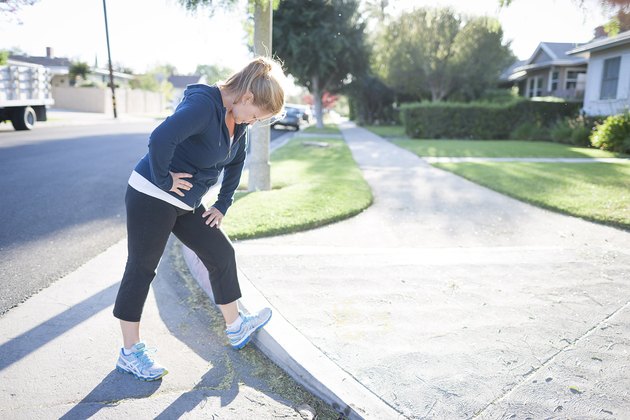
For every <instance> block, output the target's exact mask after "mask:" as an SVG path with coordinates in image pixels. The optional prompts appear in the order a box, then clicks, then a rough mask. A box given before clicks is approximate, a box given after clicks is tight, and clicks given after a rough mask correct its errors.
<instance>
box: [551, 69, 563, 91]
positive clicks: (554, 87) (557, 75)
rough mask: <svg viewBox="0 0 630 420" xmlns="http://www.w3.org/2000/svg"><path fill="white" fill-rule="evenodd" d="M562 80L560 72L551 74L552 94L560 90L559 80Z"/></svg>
mask: <svg viewBox="0 0 630 420" xmlns="http://www.w3.org/2000/svg"><path fill="white" fill-rule="evenodd" d="M559 78H560V72H559V71H554V72H551V89H549V90H550V91H551V92H553V91H556V90H558V79H559Z"/></svg>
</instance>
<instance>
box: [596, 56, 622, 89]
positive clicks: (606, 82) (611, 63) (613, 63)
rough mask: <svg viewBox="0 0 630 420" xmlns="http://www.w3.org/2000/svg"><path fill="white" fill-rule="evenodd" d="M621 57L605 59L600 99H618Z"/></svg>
mask: <svg viewBox="0 0 630 420" xmlns="http://www.w3.org/2000/svg"><path fill="white" fill-rule="evenodd" d="M620 64H621V57H615V58H609V59H608V60H604V72H603V74H602V90H601V92H600V94H599V99H617V83H618V82H619V66H620Z"/></svg>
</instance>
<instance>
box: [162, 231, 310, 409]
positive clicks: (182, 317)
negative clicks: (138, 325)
mask: <svg viewBox="0 0 630 420" xmlns="http://www.w3.org/2000/svg"><path fill="white" fill-rule="evenodd" d="M163 259H164V260H167V261H165V262H167V263H166V264H164V263H162V264H161V265H160V268H159V269H158V276H159V277H161V278H159V279H157V280H158V281H156V282H154V283H153V285H152V287H153V293H154V295H155V299H156V301H157V306H158V310H159V312H160V317H161V318H162V321H163V322H164V324H165V325H166V327H167V328H168V330H169V331H170V333H171V334H172V335H173V336H174V337H176V338H177V339H178V340H180V341H181V342H182V343H184V344H185V345H186V346H187V347H188V348H190V349H191V350H192V351H194V352H195V353H196V354H197V355H198V356H199V357H201V358H202V359H203V360H206V361H208V362H211V363H212V368H211V369H210V370H209V371H208V372H206V373H205V374H204V375H203V377H202V378H201V380H200V381H199V382H198V383H197V384H196V385H195V386H194V387H193V388H192V389H191V390H189V391H187V392H185V393H183V394H182V395H180V396H179V398H178V399H177V400H176V401H174V402H173V403H172V404H171V405H169V406H168V407H167V408H165V409H164V410H163V411H162V413H160V414H159V415H158V416H157V418H160V419H170V418H179V417H181V416H182V415H185V414H186V413H188V412H190V411H191V410H192V409H194V408H195V407H196V406H197V405H199V404H204V403H205V401H206V400H207V399H209V398H212V397H218V398H219V399H220V405H221V407H226V406H228V405H229V404H231V403H232V402H233V401H234V400H235V399H236V398H237V396H238V394H239V392H240V387H241V386H245V387H249V388H252V389H255V390H256V391H258V392H260V393H262V394H265V395H266V396H267V397H269V398H270V399H273V400H275V401H277V402H279V403H281V404H283V405H286V406H289V407H295V406H296V405H297V404H296V403H295V401H300V402H304V401H308V400H309V399H312V398H313V397H312V396H311V395H310V394H308V393H306V392H305V391H304V390H302V389H301V387H299V385H297V384H295V383H294V382H293V380H292V379H290V378H289V377H288V376H286V374H284V372H282V371H281V370H280V369H279V368H278V367H277V366H275V365H274V364H273V363H272V362H271V361H269V360H268V359H267V358H266V357H265V356H264V355H262V354H261V353H260V352H259V351H258V350H257V349H255V348H253V347H251V346H248V347H246V348H245V349H243V350H240V351H236V350H232V349H231V348H230V347H229V345H228V342H227V339H226V337H225V333H224V322H223V317H222V315H221V313H220V311H219V309H218V308H217V307H216V306H215V305H214V303H213V302H211V301H210V299H209V298H208V296H207V295H206V294H205V292H203V291H202V289H201V288H200V287H199V285H198V284H197V283H196V281H195V280H194V279H193V278H192V276H191V275H190V274H189V272H188V268H187V266H186V264H185V262H184V259H183V256H182V254H181V243H180V242H179V241H177V240H175V239H174V238H173V237H171V240H170V241H169V245H168V246H167V250H166V252H165V255H164V256H163ZM289 390H290V391H289ZM285 398H287V399H285ZM298 404H299V403H298ZM311 404H315V405H316V403H314V402H311Z"/></svg>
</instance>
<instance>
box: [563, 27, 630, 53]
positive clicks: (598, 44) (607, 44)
mask: <svg viewBox="0 0 630 420" xmlns="http://www.w3.org/2000/svg"><path fill="white" fill-rule="evenodd" d="M626 44H630V31H626V32H622V33H620V34H619V35H617V36H613V37H610V38H598V39H595V40H593V41H591V42H589V43H588V44H583V45H580V46H578V47H577V48H574V49H572V50H570V51H568V54H570V55H578V54H584V53H590V52H595V51H602V50H607V49H608V48H613V47H618V46H620V45H626Z"/></svg>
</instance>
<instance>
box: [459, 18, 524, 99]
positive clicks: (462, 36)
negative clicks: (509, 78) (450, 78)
mask: <svg viewBox="0 0 630 420" xmlns="http://www.w3.org/2000/svg"><path fill="white" fill-rule="evenodd" d="M515 60H516V57H515V56H514V54H513V53H512V51H511V49H510V46H509V44H504V43H503V29H502V28H501V24H500V23H499V21H498V20H496V19H494V18H490V17H472V18H470V19H469V20H468V21H467V22H466V23H465V24H464V26H463V27H462V29H461V30H460V31H459V33H458V34H457V37H456V38H455V74H454V79H455V81H456V82H455V86H456V87H455V91H456V92H457V93H458V96H460V97H461V98H462V99H465V100H474V99H477V98H479V97H480V96H481V95H482V94H483V93H484V92H485V91H486V90H487V89H489V88H492V87H494V86H495V85H496V81H497V79H498V76H499V74H500V73H501V71H502V69H504V68H505V67H507V66H508V65H510V64H511V63H513V62H514V61H515Z"/></svg>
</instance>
